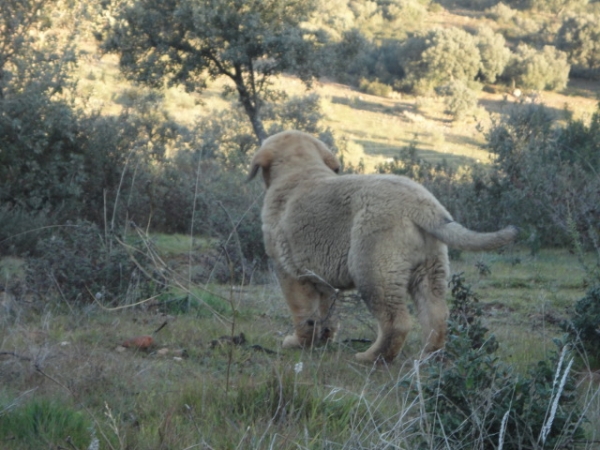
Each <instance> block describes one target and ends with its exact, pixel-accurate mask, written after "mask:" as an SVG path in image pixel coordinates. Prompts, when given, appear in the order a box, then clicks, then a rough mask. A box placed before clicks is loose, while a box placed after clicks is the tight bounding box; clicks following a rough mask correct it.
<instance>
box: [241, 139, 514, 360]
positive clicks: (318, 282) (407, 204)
mask: <svg viewBox="0 0 600 450" xmlns="http://www.w3.org/2000/svg"><path fill="white" fill-rule="evenodd" d="M259 170H261V171H262V175H263V179H264V182H265V185H266V193H265V198H264V204H263V208H262V216H261V217H262V231H263V237H264V244H265V249H266V252H267V255H268V256H269V257H270V258H271V259H272V260H273V261H274V268H275V272H276V275H277V278H278V280H279V283H280V285H281V289H282V291H283V294H284V296H285V299H286V301H287V304H288V306H289V309H290V311H291V314H292V318H293V323H294V334H292V335H290V336H287V337H286V338H285V339H284V341H283V347H284V348H293V347H307V346H311V345H315V344H321V343H324V342H326V341H327V340H329V339H332V338H333V337H334V335H335V332H336V330H337V324H336V323H335V321H334V319H333V314H332V309H333V306H334V305H333V303H334V300H335V293H336V292H338V291H339V290H346V289H357V290H358V293H359V294H360V296H361V298H362V299H363V301H364V302H365V304H366V305H367V308H368V309H369V310H370V312H371V313H372V314H373V316H374V317H375V318H376V320H377V325H378V332H377V339H376V341H375V342H374V343H373V344H372V346H371V347H370V348H369V349H367V350H366V351H364V352H360V353H357V354H356V358H357V359H358V360H359V361H363V362H376V361H379V360H383V361H386V362H391V361H392V360H393V359H394V358H395V357H396V356H397V354H398V353H399V352H400V349H401V348H402V346H403V344H404V341H405V339H406V336H407V334H408V332H409V330H410V325H411V322H410V316H409V311H408V307H407V299H408V298H409V297H412V299H413V301H414V302H415V304H416V309H417V316H418V319H419V321H420V323H421V327H422V330H423V342H424V349H425V351H426V352H432V351H435V350H438V349H440V348H442V347H443V346H444V344H445V339H446V329H447V324H446V322H447V318H448V306H447V304H446V300H445V295H446V290H447V278H448V273H449V263H448V250H447V246H450V247H453V248H457V249H462V250H491V249H495V248H498V247H501V246H503V245H506V244H508V243H510V242H513V241H514V239H515V238H516V236H517V234H518V229H517V228H516V227H514V226H508V227H506V228H504V229H502V230H500V231H497V232H493V233H478V232H475V231H471V230H469V229H467V228H465V227H463V226H462V225H460V224H458V223H456V222H455V221H454V220H453V219H452V216H451V215H450V214H449V213H448V211H446V209H445V208H444V207H443V206H442V205H441V204H440V202H439V201H438V200H437V199H436V198H435V197H434V196H433V195H432V194H431V193H430V192H429V191H428V190H426V189H425V188H424V187H423V186H421V185H420V184H418V183H416V182H414V181H412V180H410V179H409V178H406V177H403V176H396V175H339V171H340V162H339V160H338V159H337V158H336V156H335V155H334V154H333V153H332V152H331V151H330V150H329V149H328V148H327V147H326V145H325V144H324V143H323V142H321V141H320V140H318V139H316V138H314V137H313V136H311V135H309V134H306V133H303V132H300V131H283V132H281V133H278V134H275V135H273V136H271V137H269V138H267V139H266V140H265V141H264V142H263V144H262V145H261V147H260V149H259V150H258V151H257V152H256V154H255V155H254V157H253V159H252V162H251V164H250V172H249V175H248V180H252V179H253V178H254V177H255V176H256V175H257V173H258V172H259Z"/></svg>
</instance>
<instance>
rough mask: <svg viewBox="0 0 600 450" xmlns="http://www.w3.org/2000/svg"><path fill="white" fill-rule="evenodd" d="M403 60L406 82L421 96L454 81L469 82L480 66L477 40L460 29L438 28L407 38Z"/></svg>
mask: <svg viewBox="0 0 600 450" xmlns="http://www.w3.org/2000/svg"><path fill="white" fill-rule="evenodd" d="M402 58H403V67H404V70H405V71H406V81H405V83H406V85H407V86H409V87H410V88H411V89H412V90H414V91H416V92H418V93H426V92H430V91H431V90H432V89H433V88H435V87H436V86H440V85H442V84H445V83H448V82H450V81H452V80H458V81H462V82H464V83H469V82H471V81H473V80H474V79H475V77H476V75H477V74H478V73H479V70H480V67H481V56H480V53H479V49H478V47H477V41H476V39H475V37H474V36H473V35H471V34H469V33H467V32H466V31H464V30H462V29H460V28H443V29H435V30H432V31H429V32H427V33H424V34H421V35H418V36H415V37H413V38H410V39H408V40H407V41H406V43H405V45H404V47H403V50H402Z"/></svg>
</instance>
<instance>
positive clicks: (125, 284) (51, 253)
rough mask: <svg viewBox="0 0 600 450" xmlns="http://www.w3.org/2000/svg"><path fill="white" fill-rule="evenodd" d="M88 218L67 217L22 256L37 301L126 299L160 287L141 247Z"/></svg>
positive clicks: (159, 276)
mask: <svg viewBox="0 0 600 450" xmlns="http://www.w3.org/2000/svg"><path fill="white" fill-rule="evenodd" d="M123 240H126V238H125V237H123V236H121V237H119V236H117V235H116V234H114V233H111V232H109V231H106V232H105V231H101V230H100V229H99V228H98V226H96V225H95V224H93V223H90V222H84V221H78V222H74V223H71V222H67V223H66V224H64V225H63V226H61V227H58V228H56V229H54V231H53V233H52V235H51V236H50V237H48V238H44V239H41V240H40V241H39V242H38V245H37V249H36V254H37V255H39V256H34V257H30V258H28V259H27V261H26V273H27V286H28V288H29V289H30V290H31V291H32V292H33V293H34V294H35V295H36V296H37V297H38V299H39V300H40V302H47V301H51V300H55V301H64V302H67V303H68V304H89V303H93V302H94V301H95V300H99V301H101V302H102V303H103V304H113V305H115V304H131V303H134V302H135V301H138V300H140V299H145V298H148V297H150V296H151V295H154V294H156V293H157V292H159V291H160V290H162V289H163V288H164V283H165V280H164V278H163V276H162V274H161V272H160V271H158V270H155V268H154V266H153V265H152V264H151V262H150V261H149V260H148V259H147V256H146V255H147V252H146V249H145V248H143V247H137V248H136V246H135V245H133V244H126V243H124V242H123Z"/></svg>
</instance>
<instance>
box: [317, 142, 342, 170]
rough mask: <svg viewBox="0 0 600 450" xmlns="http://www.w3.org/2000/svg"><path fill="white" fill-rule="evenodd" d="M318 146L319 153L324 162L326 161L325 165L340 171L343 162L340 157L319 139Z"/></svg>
mask: <svg viewBox="0 0 600 450" xmlns="http://www.w3.org/2000/svg"><path fill="white" fill-rule="evenodd" d="M317 147H318V149H319V153H321V158H323V162H324V163H325V165H326V166H327V167H329V168H330V169H331V170H333V171H334V172H335V173H340V167H341V164H340V161H339V159H337V156H335V155H334V154H333V153H331V150H329V149H328V148H327V146H326V145H325V144H324V143H323V142H321V141H318V140H317Z"/></svg>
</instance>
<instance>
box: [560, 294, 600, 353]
mask: <svg viewBox="0 0 600 450" xmlns="http://www.w3.org/2000/svg"><path fill="white" fill-rule="evenodd" d="M563 328H564V329H566V330H567V331H568V332H569V334H570V336H571V338H572V342H573V343H574V345H576V346H578V347H581V349H582V350H583V351H585V353H586V354H587V357H588V358H591V359H593V360H594V361H595V362H596V363H598V362H600V285H596V286H594V287H592V288H590V289H589V290H588V291H587V293H586V294H585V296H584V297H583V298H581V299H579V300H578V301H577V303H575V310H574V311H573V315H572V317H571V319H570V320H569V321H568V322H566V323H564V324H563Z"/></svg>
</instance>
